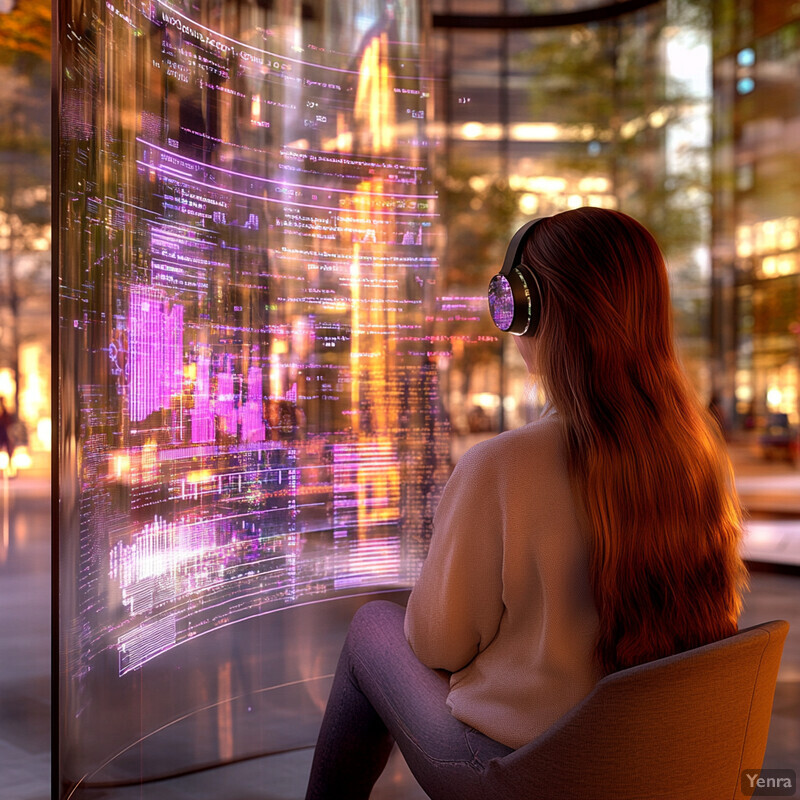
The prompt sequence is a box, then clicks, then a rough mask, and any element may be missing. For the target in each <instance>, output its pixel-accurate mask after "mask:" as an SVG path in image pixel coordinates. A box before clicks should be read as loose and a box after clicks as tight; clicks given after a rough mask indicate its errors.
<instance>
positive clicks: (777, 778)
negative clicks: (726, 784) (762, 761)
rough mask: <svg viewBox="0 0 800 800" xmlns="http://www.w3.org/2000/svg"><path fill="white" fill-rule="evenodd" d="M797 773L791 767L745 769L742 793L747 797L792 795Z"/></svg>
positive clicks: (795, 785)
mask: <svg viewBox="0 0 800 800" xmlns="http://www.w3.org/2000/svg"><path fill="white" fill-rule="evenodd" d="M796 787H797V775H796V774H795V771H794V770H793V769H746V770H744V772H742V794H744V795H746V796H747V797H793V796H794V790H795V788H796Z"/></svg>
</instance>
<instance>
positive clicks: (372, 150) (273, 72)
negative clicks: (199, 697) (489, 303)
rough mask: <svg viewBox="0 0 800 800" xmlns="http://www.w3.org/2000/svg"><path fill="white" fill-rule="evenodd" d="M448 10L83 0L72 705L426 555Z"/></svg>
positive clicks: (71, 173)
mask: <svg viewBox="0 0 800 800" xmlns="http://www.w3.org/2000/svg"><path fill="white" fill-rule="evenodd" d="M418 15H419V10H418V8H417V4H416V3H415V2H414V0H396V1H393V0H347V2H340V0H317V2H311V3H300V2H281V1H280V0H275V1H274V2H272V0H259V1H258V2H246V1H245V0H238V1H236V0H234V1H233V2H231V0H224V2H223V0H199V1H195V0H185V1H184V2H180V0H174V1H173V0H170V1H169V2H166V1H162V0H102V1H101V0H88V1H87V2H83V3H77V2H75V3H72V4H66V5H64V6H62V8H61V19H60V22H59V38H60V48H61V53H60V58H61V77H60V86H59V87H58V88H59V116H60V131H59V174H58V192H59V212H60V231H59V265H60V285H59V314H60V323H61V324H60V332H59V349H60V355H59V359H60V374H59V381H60V397H61V424H60V451H59V461H60V463H59V473H60V494H61V501H60V518H59V540H60V615H61V643H62V651H63V653H64V659H63V663H62V672H63V673H64V677H65V679H66V686H67V687H68V689H67V691H65V692H64V694H63V696H64V698H65V702H66V704H67V708H66V714H67V716H68V717H69V715H70V714H72V715H73V717H75V718H77V717H78V716H79V715H80V713H81V710H82V709H83V708H84V707H85V706H86V705H87V704H90V703H91V697H88V696H86V695H85V693H84V694H82V686H84V684H85V683H86V682H87V681H88V680H89V676H90V675H91V674H92V672H93V671H97V670H98V669H102V670H106V671H108V670H111V671H112V672H114V673H115V674H116V675H117V676H119V677H120V678H121V677H122V676H125V675H126V674H128V673H131V672H134V671H136V670H139V669H141V668H142V667H143V666H144V665H146V664H148V663H149V662H152V661H153V660H157V659H159V657H161V656H162V655H163V654H164V653H166V652H167V651H170V650H174V649H175V648H176V647H178V646H180V645H181V644H183V643H186V642H188V641H190V640H193V639H195V638H197V637H200V636H203V635H204V634H208V633H210V632H213V631H216V630H218V629H220V628H222V627H226V626H229V625H231V624H232V623H236V622H238V621H241V620H245V619H248V618H253V617H255V616H258V615H262V614H265V613H267V612H272V611H275V610H277V609H283V608H285V607H287V606H290V605H297V604H302V603H309V602H313V601H315V600H318V599H323V598H329V597H331V596H338V595H340V594H347V593H354V592H355V593H358V592H365V591H370V590H373V589H375V588H376V587H402V586H408V585H411V584H412V583H413V581H414V578H415V577H416V575H417V574H418V570H419V567H420V563H421V560H422V558H423V557H424V554H425V550H426V543H427V537H428V535H429V526H430V521H431V518H432V513H433V509H434V507H435V503H436V500H437V499H438V493H439V490H440V488H441V484H442V482H443V480H444V479H445V478H446V472H447V436H446V432H445V430H444V422H443V417H442V413H441V409H440V400H439V396H438V387H437V369H436V363H435V361H434V359H433V358H432V357H431V351H432V349H433V345H432V344H431V341H432V339H431V333H432V332H431V327H432V320H433V316H434V306H435V296H436V278H437V275H436V271H437V270H436V264H437V262H436V259H435V257H434V251H435V243H436V240H437V236H438V228H437V211H436V197H435V192H434V189H433V186H432V182H431V170H430V163H429V161H430V159H429V153H430V150H431V147H430V144H429V142H428V140H427V134H426V124H427V117H428V109H429V106H430V94H431V85H430V82H429V79H428V77H427V75H426V72H427V71H426V67H425V64H424V61H422V59H421V52H422V51H421V48H420V45H421V42H420V30H421V25H420V20H419V16H418ZM62 713H63V712H62Z"/></svg>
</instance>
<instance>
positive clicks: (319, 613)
mask: <svg viewBox="0 0 800 800" xmlns="http://www.w3.org/2000/svg"><path fill="white" fill-rule="evenodd" d="M47 490H48V486H47V484H46V483H45V482H39V483H37V482H34V481H30V480H25V479H22V478H19V479H17V480H16V481H14V482H12V500H11V503H10V506H9V516H8V520H7V524H6V520H5V517H4V516H3V519H2V525H3V532H4V538H3V540H2V548H1V549H0V609H2V614H0V653H1V654H2V658H0V776H2V780H0V800H45V798H47V797H49V796H50V700H49V695H50V686H49V680H50V548H49V530H50V520H49V499H48V491H47ZM3 513H4V512H3ZM6 534H7V535H6ZM751 585H752V591H751V593H750V594H749V596H748V598H747V609H746V612H745V615H744V617H743V619H742V620H741V625H742V627H746V626H748V625H751V624H755V623H757V622H762V621H765V620H769V619H776V618H782V619H787V620H789V621H790V623H791V624H792V631H791V632H790V634H789V638H788V639H787V642H786V648H785V651H784V657H783V661H782V665H781V671H780V674H779V679H778V686H777V690H776V694H775V703H774V713H773V719H772V726H771V729H770V737H769V743H768V747H767V754H766V759H765V763H764V766H765V767H774V768H791V769H795V770H796V771H798V772H800V602H798V601H799V600H800V576H797V575H787V574H776V573H763V572H754V573H753V575H752V580H751ZM310 619H311V617H308V618H307V620H310ZM300 620H301V617H300V616H298V617H297V623H298V625H299V626H301V627H302V626H305V628H306V629H308V626H309V624H311V623H309V622H308V621H307V622H305V623H302V624H301V622H300ZM345 626H346V614H343V613H342V609H341V608H338V609H337V607H336V606H335V605H332V604H321V605H320V606H319V607H316V608H315V609H314V614H313V631H316V632H315V633H314V634H313V635H314V638H315V641H316V642H317V647H319V650H320V651H324V652H317V653H315V654H314V657H315V658H317V659H322V661H321V662H320V664H318V670H317V675H319V676H324V675H327V674H329V672H330V671H332V666H331V665H332V664H333V663H335V658H336V654H337V652H338V648H339V646H340V643H341V640H342V638H343V636H344V628H345ZM232 630H235V631H237V633H238V632H241V633H245V628H244V627H240V626H234V628H233V629H232ZM283 636H284V637H286V634H283ZM290 638H292V639H293V641H296V637H290ZM287 641H288V639H286V638H285V639H283V640H281V641H274V642H273V648H274V650H275V651H281V649H282V647H284V646H286V642H287ZM327 681H329V679H326V678H324V677H322V678H320V680H319V681H318V683H319V685H318V686H317V688H316V690H315V692H314V694H315V695H317V696H319V695H325V693H326V692H327V686H328V685H329V684H328V683H327ZM285 699H286V701H287V703H288V705H289V707H290V708H291V707H293V706H292V705H291V702H289V701H291V697H290V696H289V695H287V696H286V698H285ZM312 705H313V704H312ZM276 708H277V706H276ZM319 713H320V712H319V710H318V709H314V708H310V707H305V708H303V710H302V713H301V714H300V716H301V717H302V719H301V718H298V719H293V718H291V717H290V716H288V717H287V716H286V715H285V714H283V713H278V712H277V711H276V712H275V714H274V715H273V717H272V728H273V730H276V731H279V730H280V728H281V726H283V729H284V730H287V729H289V728H291V729H292V736H290V737H288V739H286V741H289V740H291V741H289V745H290V747H291V749H290V750H289V752H285V753H282V754H277V755H272V756H270V757H267V758H255V759H250V760H245V761H241V762H240V763H237V764H233V765H231V766H228V767H224V768H217V769H212V770H207V771H202V772H196V773H193V774H191V773H190V774H185V775H182V776H181V777H179V778H176V779H173V780H162V781H157V782H151V783H146V784H137V785H128V786H125V787H123V786H118V785H117V786H114V785H113V784H118V783H120V782H124V778H125V774H126V773H127V774H130V770H131V768H132V767H133V765H134V764H142V763H143V760H148V761H150V762H151V766H152V765H155V766H158V764H157V762H159V760H160V763H161V766H163V765H165V764H173V763H174V761H175V758H176V757H177V756H178V755H179V754H180V753H181V752H183V753H184V755H185V753H186V741H187V738H188V737H187V736H186V731H185V730H184V731H181V729H180V728H179V727H178V726H172V727H171V728H170V729H168V730H167V731H165V732H164V733H163V734H162V736H161V738H160V739H159V740H158V741H156V742H152V741H151V742H150V743H149V745H150V746H149V747H148V746H146V745H145V746H143V747H142V748H141V749H140V750H139V751H136V752H134V751H129V752H128V753H127V754H126V756H125V757H121V758H120V759H119V760H118V763H116V764H110V765H109V766H108V767H107V768H106V769H105V770H102V771H100V772H98V773H97V774H96V775H94V776H93V778H92V781H91V782H92V783H93V784H94V786H95V788H93V789H88V788H83V789H81V790H80V791H77V792H76V793H75V794H74V797H75V798H88V799H91V798H98V800H100V799H101V798H102V799H103V800H112V799H113V800H116V799H119V800H128V799H130V800H134V798H155V799H156V800H171V799H172V798H175V799H176V800H178V798H187V799H188V798H192V799H193V800H205V798H209V800H210V798H219V797H225V798H240V799H241V800H256V798H259V800H295V798H302V796H303V793H304V788H305V782H306V777H307V774H308V770H309V766H310V763H311V758H312V755H313V750H312V748H311V746H310V745H311V743H312V742H313V737H314V731H315V726H316V725H317V724H318V719H319ZM198 719H199V718H198ZM269 728H270V725H269V724H265V729H269ZM265 741H266V740H265ZM182 748H183V750H182ZM272 749H275V748H272ZM203 760H204V759H200V760H199V761H198V762H197V763H202V762H203ZM185 766H190V765H189V764H186V765H185ZM158 774H164V772H159V770H158V769H156V770H155V771H153V772H150V775H152V776H156V777H157V775H158ZM98 784H99V785H98ZM373 797H374V798H375V799H376V800H401V799H405V800H416V799H417V798H420V800H421V799H422V798H424V797H425V795H424V793H423V792H422V791H421V790H420V789H419V787H418V786H417V785H416V783H415V782H414V780H413V778H412V777H411V775H410V774H409V772H408V770H407V768H406V767H405V764H404V762H403V760H402V758H401V757H399V755H398V754H397V753H395V754H394V755H393V757H392V760H391V762H390V764H389V767H388V768H387V770H386V772H385V773H384V775H383V776H382V778H381V780H380V783H379V785H378V786H377V787H376V790H375V792H374V794H373Z"/></svg>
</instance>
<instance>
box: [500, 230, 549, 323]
mask: <svg viewBox="0 0 800 800" xmlns="http://www.w3.org/2000/svg"><path fill="white" fill-rule="evenodd" d="M542 219H544V217H538V218H537V219H534V220H531V221H530V222H526V223H525V224H524V225H523V226H522V227H521V228H520V229H519V230H518V231H517V232H516V233H515V234H514V236H513V237H512V239H511V241H510V242H509V245H508V249H507V250H506V257H505V259H503V268H502V269H501V270H500V272H498V273H497V275H495V276H494V277H493V278H492V280H491V281H490V283H489V314H491V317H492V322H494V324H495V325H497V327H498V328H500V330H501V331H507V332H508V333H513V334H514V335H515V336H535V335H536V329H537V328H538V327H539V318H540V317H541V315H542V287H541V286H540V284H539V280H538V279H537V277H536V275H535V274H534V272H533V270H532V269H531V268H530V267H529V266H528V265H527V264H523V263H522V252H523V250H524V248H525V240H526V238H527V236H528V234H529V233H530V231H531V230H532V229H533V228H534V227H535V226H536V224H537V223H539V222H541V221H542ZM534 287H535V288H534Z"/></svg>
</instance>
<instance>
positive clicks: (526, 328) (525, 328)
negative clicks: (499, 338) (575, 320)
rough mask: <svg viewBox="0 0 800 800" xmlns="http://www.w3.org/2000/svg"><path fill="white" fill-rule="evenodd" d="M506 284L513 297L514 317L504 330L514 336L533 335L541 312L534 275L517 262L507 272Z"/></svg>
mask: <svg viewBox="0 0 800 800" xmlns="http://www.w3.org/2000/svg"><path fill="white" fill-rule="evenodd" d="M508 285H509V288H510V290H511V295H512V297H513V298H514V318H513V321H512V322H511V324H510V325H509V327H508V328H506V330H507V331H508V332H509V333H513V334H514V335H516V336H535V335H536V331H537V329H538V327H539V318H540V317H541V314H542V293H541V290H540V288H539V281H538V280H537V278H536V275H534V274H533V271H532V270H531V269H530V268H529V267H527V266H526V265H525V264H518V265H516V266H515V267H512V269H511V270H510V271H509V273H508Z"/></svg>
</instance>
